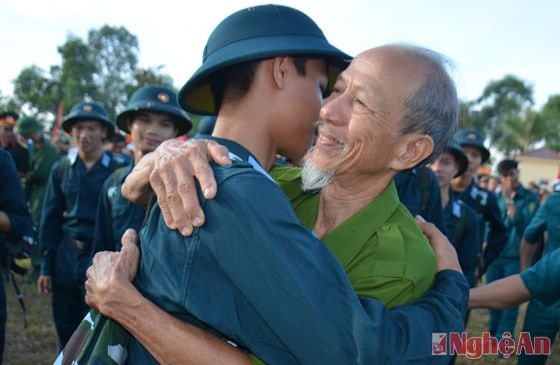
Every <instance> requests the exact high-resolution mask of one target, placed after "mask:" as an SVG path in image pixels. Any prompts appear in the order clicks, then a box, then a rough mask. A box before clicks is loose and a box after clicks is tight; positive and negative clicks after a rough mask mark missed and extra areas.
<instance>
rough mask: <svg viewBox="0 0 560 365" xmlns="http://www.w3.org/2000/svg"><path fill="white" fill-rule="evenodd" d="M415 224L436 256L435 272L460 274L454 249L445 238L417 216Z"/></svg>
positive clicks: (430, 224)
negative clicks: (446, 271) (450, 271)
mask: <svg viewBox="0 0 560 365" xmlns="http://www.w3.org/2000/svg"><path fill="white" fill-rule="evenodd" d="M416 222H417V223H418V225H419V226H420V229H421V230H422V232H424V234H425V235H426V237H427V238H428V241H429V242H430V244H431V245H432V248H433V250H434V252H435V254H436V260H437V262H436V270H437V271H438V272H439V271H442V270H447V269H451V270H455V271H459V272H460V273H462V272H463V271H462V270H461V266H460V265H459V259H458V258H457V251H455V247H453V245H451V243H450V242H449V240H448V239H447V237H446V236H445V235H444V234H443V233H441V231H440V230H439V229H437V228H436V226H434V225H433V224H432V223H428V222H426V221H425V220H424V218H422V217H421V216H419V215H417V216H416Z"/></svg>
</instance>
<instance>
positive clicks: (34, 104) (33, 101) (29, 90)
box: [14, 65, 53, 114]
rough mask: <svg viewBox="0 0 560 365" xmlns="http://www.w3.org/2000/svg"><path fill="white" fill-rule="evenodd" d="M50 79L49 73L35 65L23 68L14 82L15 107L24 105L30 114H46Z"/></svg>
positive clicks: (50, 86)
mask: <svg viewBox="0 0 560 365" xmlns="http://www.w3.org/2000/svg"><path fill="white" fill-rule="evenodd" d="M52 82H53V81H52V79H51V77H50V75H49V73H47V72H45V71H44V70H43V69H41V68H40V67H38V66H36V65H31V66H29V67H26V68H24V69H23V70H22V71H21V72H20V73H19V75H18V76H17V78H16V79H15V81H14V99H15V103H16V104H17V105H20V106H23V105H26V106H27V107H28V108H29V109H30V110H31V112H32V113H34V114H39V113H45V112H48V111H49V110H50V109H51V107H52V103H51V94H50V90H51V89H52V87H53V85H52Z"/></svg>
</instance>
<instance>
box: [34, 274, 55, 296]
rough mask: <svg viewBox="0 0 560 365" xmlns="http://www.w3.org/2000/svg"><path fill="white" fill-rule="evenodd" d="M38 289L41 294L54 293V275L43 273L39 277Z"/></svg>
mask: <svg viewBox="0 0 560 365" xmlns="http://www.w3.org/2000/svg"><path fill="white" fill-rule="evenodd" d="M37 291H38V292H39V294H41V295H49V294H50V293H52V276H49V275H41V276H39V278H38V279H37Z"/></svg>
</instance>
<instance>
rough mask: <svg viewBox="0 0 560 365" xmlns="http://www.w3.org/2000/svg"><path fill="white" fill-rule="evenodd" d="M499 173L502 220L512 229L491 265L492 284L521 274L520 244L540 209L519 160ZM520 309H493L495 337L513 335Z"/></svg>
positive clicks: (500, 166)
mask: <svg viewBox="0 0 560 365" xmlns="http://www.w3.org/2000/svg"><path fill="white" fill-rule="evenodd" d="M498 174H499V175H500V183H501V186H502V189H501V190H500V192H499V193H498V194H497V201H498V206H499V207H500V212H501V217H502V221H503V222H504V224H505V226H506V228H507V229H508V231H509V235H508V241H507V244H506V246H505V247H504V249H503V250H502V252H501V253H500V255H499V256H498V258H497V259H496V260H495V261H494V262H493V263H492V264H491V265H490V266H489V267H488V270H487V271H486V281H487V282H488V283H490V282H492V281H495V280H498V279H501V278H504V277H506V276H510V275H514V274H517V273H519V268H520V263H519V246H520V243H521V238H522V237H523V232H524V231H525V228H526V227H527V225H528V224H529V222H530V221H531V218H533V215H534V214H535V212H536V211H537V208H538V205H539V200H538V197H537V196H536V195H535V194H534V193H533V192H531V191H530V190H527V189H525V187H524V186H523V185H522V184H521V183H520V182H519V170H518V168H517V161H515V160H510V159H506V160H502V161H500V163H499V164H498ZM517 313H518V308H517V306H516V307H512V308H509V309H506V310H503V311H496V310H491V311H490V323H489V329H490V333H491V334H492V335H493V336H497V337H500V336H501V335H502V334H503V333H504V332H509V333H511V334H512V335H513V333H514V330H515V324H516V323H517Z"/></svg>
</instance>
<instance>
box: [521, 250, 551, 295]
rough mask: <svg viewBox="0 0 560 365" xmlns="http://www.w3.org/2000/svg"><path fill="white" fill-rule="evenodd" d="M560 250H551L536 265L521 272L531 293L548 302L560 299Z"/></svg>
mask: <svg viewBox="0 0 560 365" xmlns="http://www.w3.org/2000/svg"><path fill="white" fill-rule="evenodd" d="M558 278H560V250H559V249H556V250H553V251H551V252H550V253H549V254H548V255H546V256H545V257H543V258H542V259H541V260H540V261H539V262H537V263H536V264H535V265H533V266H531V267H530V268H528V269H527V270H525V271H523V272H522V273H521V279H522V280H523V283H524V284H525V286H526V287H527V289H529V292H530V293H531V295H532V296H533V297H534V298H535V299H538V300H541V301H543V302H544V303H546V304H549V305H550V304H553V303H554V302H558V301H560V280H558Z"/></svg>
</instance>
